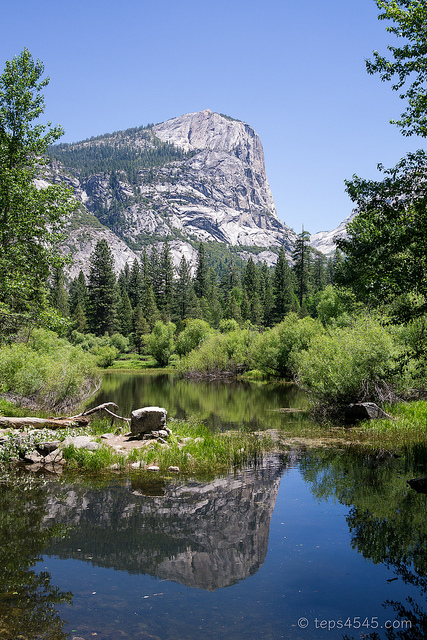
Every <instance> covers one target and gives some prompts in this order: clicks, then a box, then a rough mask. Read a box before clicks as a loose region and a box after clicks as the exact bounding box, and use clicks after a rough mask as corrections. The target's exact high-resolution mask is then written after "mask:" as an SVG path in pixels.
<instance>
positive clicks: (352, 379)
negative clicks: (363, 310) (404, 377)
mask: <svg viewBox="0 0 427 640" xmlns="http://www.w3.org/2000/svg"><path fill="white" fill-rule="evenodd" d="M402 353H403V350H402V347H401V345H399V341H398V340H397V339H396V335H394V332H393V330H392V329H389V328H387V327H384V326H382V325H381V324H380V323H379V322H377V321H375V320H373V319H369V318H360V319H358V320H356V321H355V322H354V324H353V326H351V327H343V328H336V329H334V330H331V331H330V332H329V333H320V334H318V335H316V336H313V338H312V339H311V342H310V344H309V346H308V348H307V349H306V350H304V351H300V352H299V353H298V355H297V357H296V366H297V376H298V380H299V383H300V384H301V386H302V387H303V388H304V389H306V390H307V391H308V392H309V394H310V395H311V396H312V397H313V398H314V399H315V400H316V401H317V402H319V403H321V404H324V405H333V406H336V407H339V406H342V405H345V404H348V403H350V402H361V401H374V402H382V401H384V400H390V399H391V398H392V396H393V390H394V389H396V388H397V379H398V371H399V368H400V359H401V356H402Z"/></svg>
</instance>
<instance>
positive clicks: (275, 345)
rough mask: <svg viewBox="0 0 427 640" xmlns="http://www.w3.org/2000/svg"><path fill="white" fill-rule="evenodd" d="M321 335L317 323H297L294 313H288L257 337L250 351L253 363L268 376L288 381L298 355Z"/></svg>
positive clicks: (315, 321) (320, 329)
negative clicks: (279, 321) (278, 322)
mask: <svg viewBox="0 0 427 640" xmlns="http://www.w3.org/2000/svg"><path fill="white" fill-rule="evenodd" d="M323 332H324V330H323V327H322V324H321V323H320V322H318V321H317V320H313V319H312V318H303V319H300V318H298V316H297V315H296V314H295V313H289V314H288V315H287V316H285V318H284V320H282V322H281V323H280V324H278V325H276V326H275V327H273V328H272V329H269V330H268V331H265V332H264V333H262V334H260V335H259V336H258V337H257V339H256V342H255V344H254V346H253V349H252V359H253V362H254V364H255V366H256V368H257V369H259V370H261V371H263V372H264V373H265V374H266V375H268V376H273V377H276V378H285V379H287V380H290V379H292V378H293V376H294V374H295V371H296V365H295V360H296V359H297V357H298V354H299V353H300V352H301V351H304V350H306V349H308V348H309V345H310V342H311V340H312V339H313V338H314V337H315V336H317V335H321V334H323Z"/></svg>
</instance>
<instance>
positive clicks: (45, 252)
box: [0, 49, 75, 319]
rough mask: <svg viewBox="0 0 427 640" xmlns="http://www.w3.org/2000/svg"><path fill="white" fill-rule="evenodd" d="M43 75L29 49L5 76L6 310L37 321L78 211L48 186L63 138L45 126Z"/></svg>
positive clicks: (2, 264)
mask: <svg viewBox="0 0 427 640" xmlns="http://www.w3.org/2000/svg"><path fill="white" fill-rule="evenodd" d="M43 74H44V66H43V64H42V63H41V62H40V60H37V61H35V60H34V59H33V57H32V55H31V54H30V52H29V51H28V50H27V49H24V50H23V51H22V53H20V54H19V55H18V56H16V57H15V58H13V60H10V61H9V60H8V61H6V66H5V69H4V72H3V73H2V75H1V76H0V307H2V308H3V310H6V312H7V313H9V314H10V313H12V314H22V315H25V314H29V313H30V314H31V315H32V316H33V317H34V318H35V319H37V317H38V313H39V310H40V308H41V306H43V304H44V301H45V285H46V281H47V278H48V276H49V272H50V268H51V266H52V265H53V264H56V265H59V264H60V262H61V260H60V256H59V252H58V250H57V241H58V238H59V232H60V230H61V226H62V223H63V221H64V219H65V217H66V216H67V214H69V213H70V211H71V210H72V209H73V208H74V207H75V201H74V200H73V198H72V196H71V192H70V191H69V189H67V188H66V187H65V186H64V185H50V186H47V183H46V182H43V181H42V178H43V168H44V165H45V163H46V161H45V160H44V159H43V157H44V154H45V153H46V150H47V148H48V146H49V145H50V144H51V143H53V142H54V141H55V140H57V139H58V138H59V137H60V136H61V135H62V133H63V131H62V129H61V127H51V125H50V123H48V124H47V125H43V124H40V123H39V118H40V116H41V115H42V114H43V111H44V96H43V89H44V88H45V87H46V85H47V84H48V82H49V79H48V78H43ZM2 303H3V305H2Z"/></svg>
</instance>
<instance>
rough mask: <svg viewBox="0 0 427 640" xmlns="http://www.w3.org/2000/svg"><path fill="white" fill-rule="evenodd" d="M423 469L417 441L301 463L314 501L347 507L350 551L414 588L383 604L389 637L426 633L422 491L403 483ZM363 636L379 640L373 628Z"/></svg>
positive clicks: (425, 501) (425, 503) (425, 453)
mask: <svg viewBox="0 0 427 640" xmlns="http://www.w3.org/2000/svg"><path fill="white" fill-rule="evenodd" d="M426 467H427V447H426V446H425V445H420V444H416V445H414V446H412V447H408V448H407V449H406V451H405V453H404V455H403V456H401V457H396V456H393V455H390V454H387V453H384V452H380V453H377V454H373V453H368V452H366V451H363V450H353V451H350V450H347V451H344V452H340V454H337V452H333V451H318V452H317V453H316V454H314V455H313V454H308V455H307V456H306V457H305V459H304V460H303V461H302V462H301V468H302V472H303V475H304V477H305V478H306V480H307V481H309V483H310V485H311V490H312V492H313V494H314V495H315V496H316V497H317V498H318V499H321V500H325V499H327V498H331V497H335V498H336V499H337V500H338V501H339V502H340V503H341V504H345V505H348V506H349V507H351V508H350V512H349V515H348V516H347V523H348V526H349V530H350V533H351V545H352V547H353V549H355V550H357V551H358V552H359V553H361V554H362V555H363V556H364V557H365V558H367V559H369V560H372V561H373V562H374V563H375V564H380V563H382V564H384V565H386V566H387V567H389V568H390V569H392V570H393V572H394V574H395V576H396V578H400V579H402V580H403V581H404V583H405V584H406V585H408V587H409V590H411V591H412V592H414V589H416V590H417V592H418V593H417V595H416V597H415V596H408V597H407V599H406V601H405V602H396V601H394V600H388V599H387V600H385V602H384V603H383V606H384V608H385V610H386V611H387V612H388V616H389V617H388V619H389V620H390V621H391V623H393V622H394V625H393V627H394V628H389V629H387V630H385V637H386V638H387V639H388V640H396V639H397V638H400V639H401V640H424V639H425V638H426V637H427V612H426V611H425V609H424V608H423V605H422V604H420V603H423V602H424V601H425V595H426V593H427V520H426V517H425V515H426V511H427V495H426V494H423V493H416V492H415V491H414V490H413V489H411V488H410V487H409V486H408V484H407V482H406V481H407V480H408V479H410V478H413V477H415V476H417V475H420V474H424V475H425V472H426ZM411 587H412V588H414V589H411ZM392 612H394V615H392ZM363 637H365V638H369V639H370V640H378V639H379V638H381V636H380V635H379V634H378V632H372V633H370V634H366V635H364V636H363ZM343 638H347V640H349V636H343Z"/></svg>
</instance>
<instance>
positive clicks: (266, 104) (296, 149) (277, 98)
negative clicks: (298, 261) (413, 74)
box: [0, 0, 423, 233]
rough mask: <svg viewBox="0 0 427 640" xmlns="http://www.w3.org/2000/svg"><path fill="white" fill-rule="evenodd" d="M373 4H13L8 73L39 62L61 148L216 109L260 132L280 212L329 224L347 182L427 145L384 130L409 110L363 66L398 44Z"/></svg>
mask: <svg viewBox="0 0 427 640" xmlns="http://www.w3.org/2000/svg"><path fill="white" fill-rule="evenodd" d="M377 15H378V10H377V7H376V4H375V2H374V0H357V2H354V0H305V1H304V2H298V1H296V0H263V1H262V2H261V1H260V0H215V2H206V1H204V0H155V1H153V0H152V1H150V2H148V1H147V0H122V2H113V1H111V0H102V1H101V0H73V1H72V2H71V1H70V0H63V1H62V2H58V1H57V0H55V1H54V0H38V1H37V2H36V1H35V0H14V2H13V3H12V2H3V6H2V19H1V25H2V28H1V38H0V67H1V68H3V67H4V62H5V60H7V59H10V58H12V57H13V56H15V55H17V54H18V53H19V52H20V51H22V49H23V48H24V47H27V48H28V49H29V50H30V51H31V53H32V54H33V56H34V57H35V58H39V59H40V60H42V61H43V62H44V64H45V69H46V74H47V75H49V76H50V80H51V81H50V84H49V86H48V87H47V89H46V92H45V95H46V111H45V116H46V120H51V121H52V122H53V123H54V124H61V125H62V126H63V127H64V129H65V136H64V137H63V138H62V141H63V142H73V141H77V140H82V139H84V138H87V137H90V136H95V135H98V134H102V133H106V132H110V131H115V130H120V129H125V128H128V127H134V126H139V125H145V124H147V123H149V122H154V123H157V122H163V121H165V120H168V119H169V118H173V117H176V116H179V115H181V114H183V113H188V112H192V111H199V110H201V109H206V108H210V109H212V110H213V111H217V112H219V113H225V114H228V115H230V116H233V117H235V118H238V119H240V120H244V121H245V122H248V123H249V124H250V125H251V126H253V127H254V129H255V130H256V131H257V133H258V134H259V136H260V137H261V141H262V143H263V147H264V154H265V160H266V168H267V176H268V179H269V182H270V185H271V189H272V192H273V196H274V199H275V202H276V207H277V211H278V215H279V217H280V218H281V220H283V221H284V222H286V224H288V225H289V226H291V227H292V228H293V229H295V231H297V232H299V231H300V230H301V228H302V225H304V228H305V229H306V230H308V231H310V232H311V233H315V232H316V231H320V230H330V229H334V228H335V227H336V226H338V224H339V223H340V222H341V221H342V220H343V219H344V218H346V217H347V215H349V213H350V212H351V210H352V203H351V201H350V200H349V198H348V196H347V194H346V193H345V186H344V180H345V179H346V178H351V176H352V175H353V174H354V173H356V174H357V175H360V176H363V177H367V178H375V177H377V176H378V174H377V171H376V166H377V164H378V162H382V163H383V164H384V165H385V166H393V165H394V164H395V163H396V162H397V161H398V160H399V158H400V157H402V156H403V155H404V154H405V153H406V152H408V151H411V150H414V149H417V148H420V147H422V146H423V141H422V140H420V139H417V138H404V137H403V136H402V135H401V134H400V133H399V131H398V129H397V128H396V127H395V126H393V125H391V124H389V120H390V118H393V117H398V116H399V115H400V113H401V112H402V111H403V109H404V103H403V102H402V101H401V100H399V98H398V97H397V95H396V94H395V93H394V92H392V91H391V89H390V86H389V85H388V84H384V83H382V82H381V81H380V79H379V77H377V76H369V75H368V74H367V73H366V70H365V63H364V60H365V59H366V58H369V57H370V56H371V53H372V51H373V50H374V49H378V50H379V51H380V52H386V46H387V44H388V43H390V42H391V37H392V36H390V34H388V33H387V32H386V30H385V27H386V23H385V22H381V21H379V20H378V19H377Z"/></svg>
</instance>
